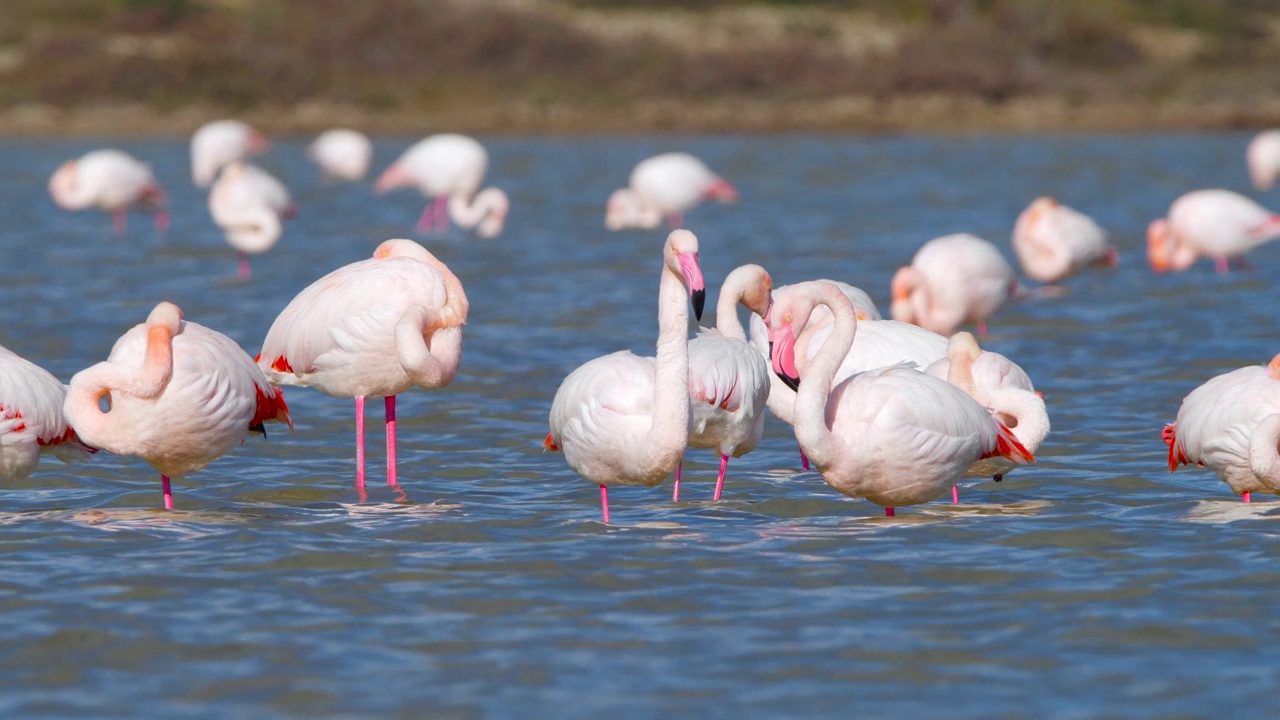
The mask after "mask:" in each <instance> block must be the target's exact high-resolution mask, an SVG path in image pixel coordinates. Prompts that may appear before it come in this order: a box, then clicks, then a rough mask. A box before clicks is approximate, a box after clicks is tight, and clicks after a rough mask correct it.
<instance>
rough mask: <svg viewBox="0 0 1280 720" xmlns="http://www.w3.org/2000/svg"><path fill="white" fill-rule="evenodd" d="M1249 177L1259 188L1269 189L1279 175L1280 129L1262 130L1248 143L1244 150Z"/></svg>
mask: <svg viewBox="0 0 1280 720" xmlns="http://www.w3.org/2000/svg"><path fill="white" fill-rule="evenodd" d="M1245 162H1246V164H1247V165H1248V166H1249V179H1250V180H1252V181H1253V186H1254V187H1256V188H1258V189H1259V190H1270V189H1271V186H1272V185H1274V184H1275V181H1276V178H1277V177H1280V130H1264V131H1262V132H1260V133H1258V134H1257V135H1256V136H1255V137H1254V138H1253V140H1252V141H1251V142H1250V143H1249V149H1248V150H1247V151H1246V152H1245Z"/></svg>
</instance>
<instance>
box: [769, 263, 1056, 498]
mask: <svg viewBox="0 0 1280 720" xmlns="http://www.w3.org/2000/svg"><path fill="white" fill-rule="evenodd" d="M817 304H825V305H826V306H827V307H828V308H829V309H830V310H831V311H832V313H833V314H834V315H835V330H834V332H833V333H832V336H831V338H830V339H828V340H827V342H826V343H825V344H824V345H823V346H822V349H821V350H820V351H819V352H818V355H817V357H815V358H814V359H813V360H812V362H810V363H809V365H808V367H807V368H806V369H805V371H804V378H803V380H804V382H803V384H801V379H802V378H801V377H800V374H799V371H798V370H797V369H796V365H795V350H796V347H795V346H796V336H797V329H803V328H804V325H805V323H806V322H807V321H808V319H809V314H810V313H811V312H812V310H813V306H814V305H817ZM867 324H870V323H867ZM858 328H859V323H858V319H857V317H856V315H855V314H854V310H853V305H852V304H850V303H849V300H848V298H846V297H845V296H844V294H843V293H841V292H840V290H839V289H838V288H836V287H835V286H834V285H831V284H829V283H821V282H818V283H804V284H802V285H800V286H797V288H795V289H794V290H793V292H792V293H791V294H790V295H788V296H787V297H786V298H783V299H778V298H775V299H774V306H773V309H772V310H771V311H770V313H769V339H770V341H771V342H772V348H773V350H772V364H773V370H774V372H776V373H778V374H779V375H781V376H782V377H783V380H785V381H786V382H788V383H789V384H791V385H793V386H797V392H796V407H795V413H796V424H795V431H796V439H797V440H799V442H800V447H801V448H803V449H804V451H805V453H806V454H807V455H808V456H809V458H810V459H811V460H812V461H813V463H814V465H816V466H817V467H818V471H819V472H821V473H822V477H823V479H824V480H826V482H827V484H828V485H830V486H832V487H833V488H835V489H836V490H839V491H840V492H842V493H844V494H845V495H848V496H850V497H854V498H859V497H861V498H866V499H868V500H870V501H871V502H874V503H876V504H878V505H882V506H884V508H885V514H886V515H888V516H893V515H894V508H897V507H902V506H904V505H916V504H919V503H923V502H928V501H929V500H932V499H933V498H935V497H937V496H938V495H941V494H942V493H944V492H946V491H947V490H948V489H950V488H951V486H953V485H955V484H956V482H957V481H959V480H960V478H962V477H963V476H964V474H965V472H966V471H967V470H968V469H969V467H970V466H971V465H973V463H975V462H977V461H978V460H980V459H984V458H988V457H996V456H1000V457H1006V458H1009V459H1010V460H1012V461H1014V462H1015V463H1023V462H1033V461H1034V460H1035V458H1034V457H1032V455H1031V453H1029V452H1027V450H1026V448H1024V447H1022V444H1021V443H1020V442H1019V441H1018V438H1017V437H1015V436H1014V434H1013V432H1012V431H1011V430H1009V428H1007V427H1005V426H1004V425H1003V424H1001V423H1000V422H999V421H998V420H996V419H995V418H993V417H992V416H991V414H990V413H988V412H987V411H986V409H984V408H983V407H982V406H981V405H979V404H978V403H977V402H975V401H974V400H973V398H971V397H969V396H968V395H966V394H965V393H964V391H963V390H961V389H960V388H958V387H956V386H954V385H952V384H950V383H947V382H944V381H942V380H939V379H937V378H934V377H930V376H928V375H925V374H924V373H922V372H919V371H917V370H914V369H910V368H907V367H904V366H901V365H895V366H890V367H886V368H880V369H877V370H869V371H867V372H863V373H859V374H857V375H854V376H853V377H851V378H849V379H848V380H845V381H844V382H842V383H840V384H839V385H837V386H835V387H832V380H833V379H834V378H835V375H836V371H837V370H838V369H839V366H840V363H841V362H842V360H843V359H844V357H845V356H846V355H847V354H848V353H849V349H850V348H851V347H852V346H853V345H854V337H855V335H856V334H857V332H858Z"/></svg>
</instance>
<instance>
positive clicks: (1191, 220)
mask: <svg viewBox="0 0 1280 720" xmlns="http://www.w3.org/2000/svg"><path fill="white" fill-rule="evenodd" d="M1277 235H1280V215H1276V214H1274V213H1272V212H1271V211H1270V210H1267V209H1266V208H1264V207H1262V206H1261V205H1259V204H1258V203H1256V202H1254V201H1252V200H1250V199H1249V198H1247V197H1245V196H1243V195H1241V194H1239V193H1234V192H1231V191H1230V190H1196V191H1193V192H1189V193H1187V194H1186V195H1183V196H1182V197H1180V198H1178V199H1177V200H1174V201H1173V205H1171V206H1170V207H1169V216H1168V217H1167V218H1160V219H1158V220H1153V221H1151V224H1150V225H1149V226H1148V227H1147V260H1148V261H1150V263H1151V269H1152V270H1155V271H1156V272H1166V271H1169V270H1172V271H1174V272H1182V271H1183V270H1186V269H1187V268H1189V267H1191V266H1192V265H1194V264H1195V262H1196V260H1198V259H1199V258H1201V257H1210V258H1213V261H1214V267H1215V268H1216V269H1217V271H1218V272H1219V273H1225V272H1227V270H1228V269H1229V262H1228V261H1229V260H1231V259H1233V258H1239V259H1240V263H1241V264H1242V265H1243V264H1244V254H1245V253H1247V252H1249V251H1250V250H1252V249H1254V248H1255V247H1257V246H1258V245H1261V244H1262V243H1264V242H1266V241H1268V240H1271V239H1272V238H1275V237H1276V236H1277Z"/></svg>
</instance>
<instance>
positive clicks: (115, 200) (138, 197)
mask: <svg viewBox="0 0 1280 720" xmlns="http://www.w3.org/2000/svg"><path fill="white" fill-rule="evenodd" d="M49 195H50V196H52V197H53V200H54V202H56V203H57V204H58V206H59V207H61V208H63V209H66V210H86V209H88V208H96V209H98V210H102V211H105V212H109V213H114V214H116V216H117V218H118V220H117V230H118V231H120V230H123V228H122V227H120V225H121V222H120V220H119V218H123V216H124V215H123V214H124V213H125V212H127V211H129V210H140V211H142V212H147V213H153V214H155V216H156V225H157V227H160V229H162V230H163V229H164V227H165V225H166V223H167V222H168V215H167V214H166V213H165V210H164V208H165V192H164V188H162V187H160V184H159V183H158V182H157V181H156V179H155V176H154V175H153V174H152V173H151V168H149V167H147V165H146V164H144V163H142V162H141V161H139V160H138V159H137V158H135V157H133V156H132V155H130V154H128V153H126V152H123V151H121V150H94V151H92V152H89V153H85V154H84V155H82V156H81V157H79V158H77V159H75V160H68V161H67V162H65V163H63V164H62V165H61V166H59V167H58V169H57V171H55V172H54V174H53V177H51V178H49Z"/></svg>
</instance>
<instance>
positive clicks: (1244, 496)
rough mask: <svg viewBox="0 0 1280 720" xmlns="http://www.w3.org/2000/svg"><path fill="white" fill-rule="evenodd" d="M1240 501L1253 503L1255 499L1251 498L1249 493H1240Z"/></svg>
mask: <svg viewBox="0 0 1280 720" xmlns="http://www.w3.org/2000/svg"><path fill="white" fill-rule="evenodd" d="M1240 499H1241V500H1243V501H1244V502H1253V498H1251V497H1249V491H1247V490H1246V491H1245V492H1242V493H1240Z"/></svg>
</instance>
